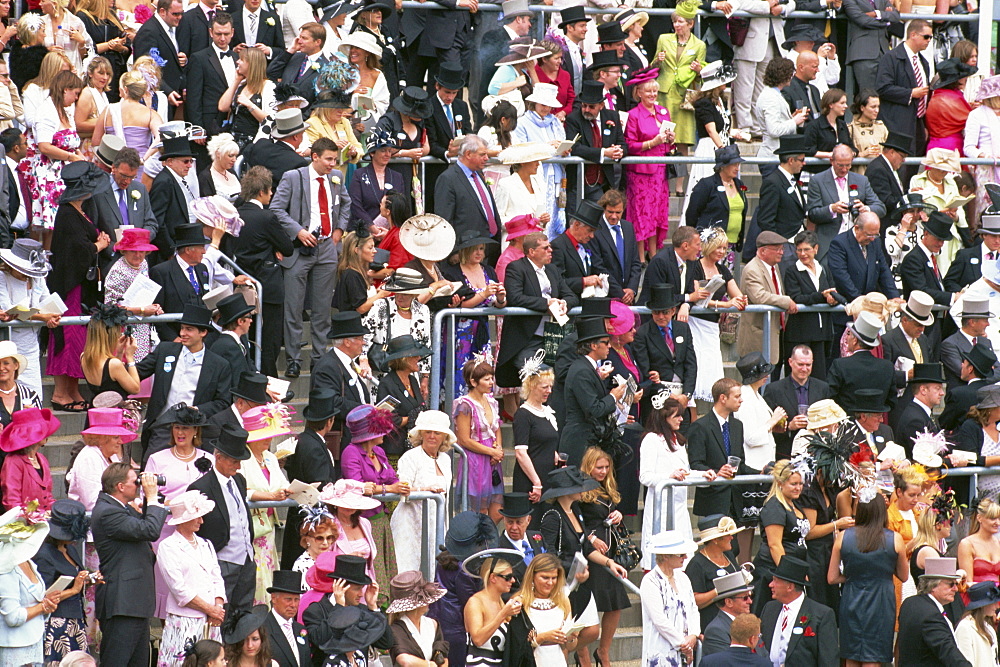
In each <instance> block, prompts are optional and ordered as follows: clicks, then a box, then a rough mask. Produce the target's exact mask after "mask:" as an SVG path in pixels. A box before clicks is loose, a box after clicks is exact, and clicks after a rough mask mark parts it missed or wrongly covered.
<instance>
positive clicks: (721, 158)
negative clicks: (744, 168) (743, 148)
mask: <svg viewBox="0 0 1000 667" xmlns="http://www.w3.org/2000/svg"><path fill="white" fill-rule="evenodd" d="M743 161H744V160H743V157H742V156H741V155H740V148H739V146H737V145H736V144H730V145H729V146H723V147H722V148H717V149H715V166H716V167H728V166H729V165H731V164H739V163H740V162H743Z"/></svg>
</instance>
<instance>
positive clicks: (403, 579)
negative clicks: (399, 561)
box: [385, 570, 448, 614]
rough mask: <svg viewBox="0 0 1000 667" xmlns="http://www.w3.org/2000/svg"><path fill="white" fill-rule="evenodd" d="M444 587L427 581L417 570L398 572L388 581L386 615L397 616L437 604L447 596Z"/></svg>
mask: <svg viewBox="0 0 1000 667" xmlns="http://www.w3.org/2000/svg"><path fill="white" fill-rule="evenodd" d="M447 593H448V591H447V590H446V589H445V587H444V586H442V585H441V584H439V583H437V582H435V581H427V580H426V579H424V575H422V574H421V573H420V572H419V571H417V570H408V571H406V572H400V573H399V574H397V575H396V576H395V577H393V578H392V579H390V580H389V599H390V600H392V602H390V603H389V608H388V609H386V610H385V613H387V614H397V613H399V612H404V611H412V610H414V609H419V608H420V607H426V606H428V605H430V604H433V603H434V602H437V601H438V600H440V599H441V598H443V597H444V596H445V594H447Z"/></svg>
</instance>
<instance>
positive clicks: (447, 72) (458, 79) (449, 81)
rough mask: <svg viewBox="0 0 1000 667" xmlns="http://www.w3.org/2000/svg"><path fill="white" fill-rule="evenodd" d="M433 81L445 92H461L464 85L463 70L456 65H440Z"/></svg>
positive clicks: (448, 63)
mask: <svg viewBox="0 0 1000 667" xmlns="http://www.w3.org/2000/svg"><path fill="white" fill-rule="evenodd" d="M434 80H435V81H437V82H438V83H439V84H441V87H442V88H445V89H447V90H461V89H462V87H463V86H464V85H465V70H464V69H462V66H461V65H459V64H458V63H453V62H447V63H441V65H440V66H439V67H438V73H437V74H436V75H435V77H434Z"/></svg>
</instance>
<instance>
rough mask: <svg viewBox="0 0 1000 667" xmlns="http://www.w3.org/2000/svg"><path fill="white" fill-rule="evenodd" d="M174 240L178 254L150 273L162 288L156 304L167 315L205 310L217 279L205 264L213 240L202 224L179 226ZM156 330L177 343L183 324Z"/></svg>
mask: <svg viewBox="0 0 1000 667" xmlns="http://www.w3.org/2000/svg"><path fill="white" fill-rule="evenodd" d="M165 171H166V169H164V172H165ZM160 173H161V174H162V173H163V172H160ZM173 237H174V239H173V247H174V248H176V252H175V254H173V255H172V256H171V257H170V258H169V259H167V260H166V261H164V262H160V263H159V264H157V265H156V266H154V267H152V268H151V269H150V270H149V277H150V279H151V280H152V281H153V282H155V283H156V284H157V285H159V286H160V293H159V294H158V295H157V296H156V303H158V304H160V306H161V307H162V308H163V312H165V313H179V312H181V311H182V310H184V307H185V306H201V307H204V306H205V302H204V300H203V297H204V296H205V295H206V294H207V293H208V292H209V291H211V289H212V287H213V284H212V279H213V276H212V275H211V274H210V273H209V268H208V265H207V264H205V263H204V262H203V261H202V260H203V259H204V257H205V246H206V245H207V244H209V243H211V239H209V238H207V237H206V236H205V234H204V233H203V232H202V228H201V224H200V223H199V224H193V225H192V224H187V223H185V224H181V225H177V226H176V227H175V228H174V231H173ZM155 327H156V333H157V335H158V336H159V337H160V340H162V341H168V340H172V341H176V340H177V335H178V333H179V332H180V325H179V324H177V323H175V322H161V323H158V324H156V325H155ZM214 339H215V336H214V335H213V336H212V340H211V341H210V342H214Z"/></svg>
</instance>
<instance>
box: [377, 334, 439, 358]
mask: <svg viewBox="0 0 1000 667" xmlns="http://www.w3.org/2000/svg"><path fill="white" fill-rule="evenodd" d="M385 351H386V357H385V360H386V361H392V360H393V359H405V358H407V357H420V358H421V359H423V358H425V357H429V356H431V354H433V352H431V348H429V347H427V346H426V345H424V344H423V343H420V342H419V341H417V339H416V338H414V337H413V336H411V335H409V334H405V335H403V336H396V337H395V338H392V339H391V340H390V341H389V342H388V344H387V345H386V349H385Z"/></svg>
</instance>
